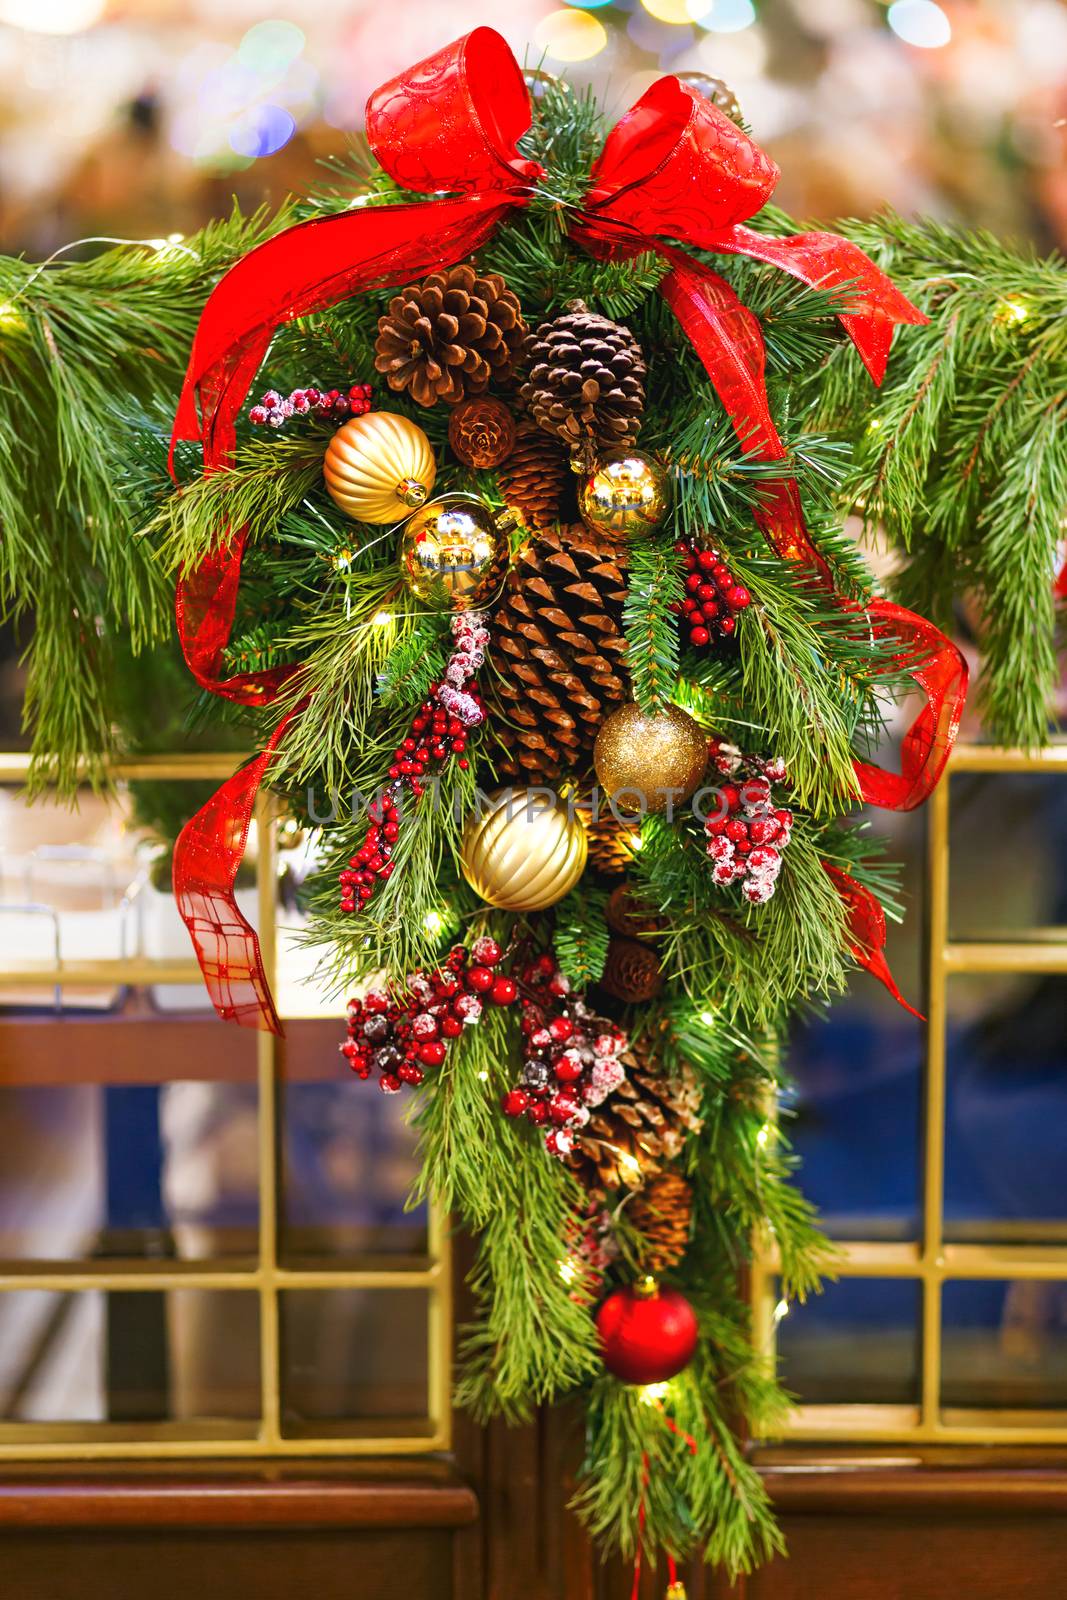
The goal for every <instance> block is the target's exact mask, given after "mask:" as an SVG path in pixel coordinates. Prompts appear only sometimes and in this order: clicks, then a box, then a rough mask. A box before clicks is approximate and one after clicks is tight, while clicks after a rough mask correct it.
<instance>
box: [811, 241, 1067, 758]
mask: <svg viewBox="0 0 1067 1600" xmlns="http://www.w3.org/2000/svg"><path fill="white" fill-rule="evenodd" d="M846 231H847V232H848V233H849V235H850V237H852V238H853V239H855V240H856V242H857V243H858V244H859V245H861V246H862V248H863V249H864V250H866V251H867V253H868V255H870V256H871V257H872V258H873V259H874V260H875V261H877V262H878V264H879V265H880V266H882V267H884V268H885V270H886V271H888V272H889V273H890V274H891V275H892V277H893V278H894V279H895V281H896V282H897V283H898V284H899V285H900V287H901V288H902V289H903V290H904V292H905V294H907V295H909V296H910V298H911V299H912V300H913V301H914V302H915V304H916V305H918V306H919V307H920V308H921V309H922V310H923V311H925V312H926V313H927V315H928V316H929V317H930V323H929V325H928V326H926V327H924V328H913V329H909V330H908V336H907V338H901V339H898V340H896V341H895V342H894V345H893V352H892V355H891V357H890V362H889V371H888V373H887V376H886V381H885V384H884V385H883V388H882V390H881V393H880V394H879V395H878V397H877V400H876V402H875V404H874V406H873V407H872V408H871V409H870V411H869V412H867V411H866V410H865V411H864V412H862V413H861V412H860V411H858V410H857V408H856V405H855V378H854V372H855V368H854V363H853V362H852V361H851V360H850V359H849V358H848V357H846V356H845V355H844V353H843V351H841V350H836V351H834V352H833V354H832V355H831V356H830V359H829V360H828V361H827V362H826V363H824V364H823V365H822V366H821V367H820V368H819V369H818V370H817V371H816V370H813V371H812V373H811V375H810V381H809V383H808V384H807V386H806V387H807V391H808V393H809V395H810V397H811V402H812V405H813V407H814V414H815V417H816V420H817V425H819V426H823V427H828V428H833V429H835V430H837V431H839V432H842V433H845V434H847V435H848V436H849V437H850V438H851V439H852V440H853V441H854V444H855V455H854V458H853V464H852V467H851V470H850V472H849V474H848V477H847V479H846V481H845V484H844V486H843V490H842V504H843V505H844V506H846V507H850V508H854V509H855V510H856V512H857V513H858V514H860V515H861V516H862V517H863V519H864V521H865V523H866V524H867V526H868V527H870V528H872V529H877V530H879V531H880V532H881V533H882V534H883V536H884V537H885V538H886V539H887V540H888V541H889V543H890V544H891V545H892V546H894V547H896V548H898V549H899V550H900V551H901V552H902V555H903V560H902V563H901V567H900V571H899V573H898V575H897V577H896V579H895V589H896V592H897V593H898V594H899V596H900V598H901V599H902V600H903V602H904V604H906V605H909V606H912V607H913V608H914V609H915V610H917V611H918V612H920V613H921V614H922V615H924V616H928V617H930V618H931V619H932V620H933V621H935V622H937V623H938V624H939V625H940V626H942V627H945V626H948V625H950V624H951V620H952V616H953V612H954V610H956V609H957V608H961V607H962V608H973V613H972V614H974V613H976V631H977V635H978V644H979V646H980V649H981V656H982V670H981V674H980V677H979V680H978V703H979V709H980V710H981V712H982V714H983V718H984V720H985V723H986V725H987V727H988V729H989V732H990V734H991V736H992V737H993V738H994V739H997V740H999V741H1001V742H1003V743H1006V744H1017V745H1022V746H1024V747H1026V748H1033V747H1035V746H1038V745H1041V744H1043V743H1045V741H1046V740H1047V738H1048V736H1049V733H1050V731H1051V718H1050V702H1051V699H1052V691H1053V689H1054V688H1055V686H1056V683H1057V681H1058V676H1059V670H1060V669H1059V664H1058V659H1057V653H1056V629H1057V616H1056V605H1055V597H1054V595H1053V587H1052V578H1053V574H1054V572H1055V571H1056V568H1057V565H1058V562H1059V556H1058V547H1059V545H1060V541H1062V539H1063V533H1064V529H1063V514H1064V506H1065V505H1067V271H1065V270H1064V265H1063V262H1062V261H1061V260H1060V259H1059V258H1058V257H1056V256H1053V257H1051V258H1050V259H1047V260H1039V259H1038V258H1037V257H1036V256H1035V255H1034V254H1033V252H1032V250H1028V249H1025V248H1021V247H1015V246H1013V245H1009V244H1005V243H1003V242H1001V241H1000V240H998V239H995V238H993V237H992V236H991V235H989V234H986V233H970V232H967V231H965V230H963V229H958V228H949V227H945V226H943V225H941V224H938V223H933V222H923V223H908V222H904V221H902V220H901V219H900V218H898V217H893V216H885V217H879V218H877V219H876V220H875V221H873V222H865V223H849V224H847V226H846Z"/></svg>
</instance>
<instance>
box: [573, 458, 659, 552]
mask: <svg viewBox="0 0 1067 1600" xmlns="http://www.w3.org/2000/svg"><path fill="white" fill-rule="evenodd" d="M670 508H671V480H670V478H669V476H668V475H667V472H666V470H665V469H664V468H663V467H661V466H660V464H659V462H658V461H653V460H652V457H651V456H646V455H644V454H642V452H641V451H640V450H634V449H629V450H616V451H613V452H612V454H611V455H607V456H603V457H602V458H601V459H600V460H599V461H598V462H597V464H596V466H595V467H594V468H593V470H592V472H590V473H589V474H588V475H587V476H586V477H585V478H584V479H583V480H582V483H581V485H580V487H579V489H578V510H579V511H580V512H581V515H582V521H583V522H584V523H585V524H586V526H587V527H590V528H592V529H593V531H594V533H599V534H603V535H605V536H611V537H612V538H616V539H643V538H645V537H647V535H648V534H650V533H655V531H656V529H657V528H659V527H660V526H661V525H662V524H663V522H664V521H665V519H666V516H667V513H668V511H669V510H670Z"/></svg>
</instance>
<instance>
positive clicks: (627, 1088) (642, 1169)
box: [569, 1040, 700, 1200]
mask: <svg viewBox="0 0 1067 1600" xmlns="http://www.w3.org/2000/svg"><path fill="white" fill-rule="evenodd" d="M621 1059H622V1064H623V1066H624V1067H625V1068H626V1074H627V1076H626V1081H625V1083H623V1084H621V1085H620V1086H619V1088H618V1089H616V1090H615V1091H614V1093H613V1094H611V1095H609V1096H608V1098H607V1099H606V1100H605V1101H604V1103H603V1104H602V1105H600V1106H597V1107H596V1108H595V1109H594V1110H593V1112H592V1115H591V1116H590V1118H589V1121H588V1122H587V1123H586V1125H585V1127H584V1128H582V1129H580V1130H579V1132H578V1133H577V1134H576V1136H575V1140H574V1150H573V1153H572V1154H571V1156H570V1158H569V1159H570V1165H571V1167H572V1168H573V1169H574V1171H575V1173H576V1175H577V1177H578V1180H579V1182H580V1183H581V1184H582V1185H583V1187H584V1188H585V1189H586V1190H587V1191H588V1193H589V1195H590V1196H591V1197H592V1198H594V1199H598V1200H602V1199H604V1198H605V1197H606V1195H607V1194H608V1193H609V1192H610V1191H611V1190H613V1189H620V1188H625V1189H640V1188H641V1187H642V1186H643V1185H644V1184H645V1183H646V1182H647V1181H648V1179H649V1178H652V1177H654V1176H655V1175H656V1174H657V1173H659V1172H662V1170H663V1168H664V1167H665V1166H666V1165H667V1163H668V1162H670V1161H673V1160H674V1159H675V1158H676V1157H677V1156H678V1155H679V1154H680V1152H681V1149H682V1146H683V1145H684V1143H685V1141H686V1139H687V1138H688V1137H689V1135H690V1134H693V1133H697V1132H699V1130H700V1088H699V1085H698V1083H697V1079H696V1074H695V1073H694V1072H693V1069H692V1067H690V1066H688V1065H687V1066H684V1067H683V1068H682V1070H681V1072H679V1073H678V1074H676V1075H675V1076H673V1077H671V1076H668V1075H667V1074H666V1073H664V1072H663V1070H662V1069H661V1068H660V1067H659V1065H658V1064H657V1062H656V1060H655V1058H654V1056H653V1054H652V1049H651V1048H650V1046H649V1044H648V1042H647V1041H644V1040H642V1042H641V1043H640V1044H639V1045H636V1046H632V1047H631V1049H630V1050H628V1051H627V1052H626V1054H625V1055H624V1056H623V1057H622V1058H621Z"/></svg>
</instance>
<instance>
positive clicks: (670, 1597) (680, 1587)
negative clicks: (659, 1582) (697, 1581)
mask: <svg viewBox="0 0 1067 1600" xmlns="http://www.w3.org/2000/svg"><path fill="white" fill-rule="evenodd" d="M664 1600H686V1593H685V1584H684V1583H682V1582H681V1581H680V1580H678V1579H676V1580H675V1582H674V1583H669V1584H668V1585H667V1593H666V1594H665V1596H664Z"/></svg>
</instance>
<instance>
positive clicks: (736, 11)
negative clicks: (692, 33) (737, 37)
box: [686, 0, 756, 33]
mask: <svg viewBox="0 0 1067 1600" xmlns="http://www.w3.org/2000/svg"><path fill="white" fill-rule="evenodd" d="M686 3H687V14H688V16H689V17H690V18H691V20H692V21H693V22H699V23H700V26H701V27H702V28H709V29H710V30H711V32H712V33H740V32H741V30H742V29H743V28H750V27H751V26H752V24H753V23H754V22H755V20H756V8H755V6H754V5H753V4H752V0H686Z"/></svg>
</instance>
